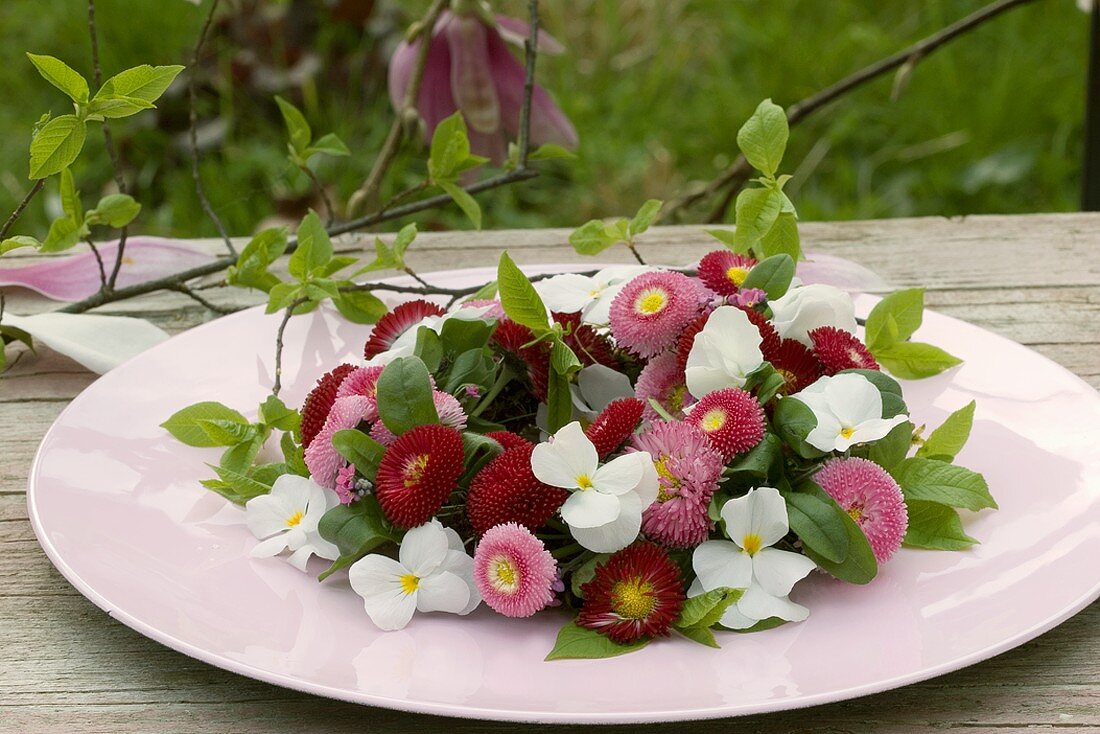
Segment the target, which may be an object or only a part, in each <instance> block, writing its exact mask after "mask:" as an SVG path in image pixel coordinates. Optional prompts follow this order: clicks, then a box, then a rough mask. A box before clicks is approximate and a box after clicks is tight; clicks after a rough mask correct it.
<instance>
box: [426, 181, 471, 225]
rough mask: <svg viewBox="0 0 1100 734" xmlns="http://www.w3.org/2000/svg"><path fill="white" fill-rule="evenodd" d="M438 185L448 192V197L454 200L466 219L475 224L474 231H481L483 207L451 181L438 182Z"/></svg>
mask: <svg viewBox="0 0 1100 734" xmlns="http://www.w3.org/2000/svg"><path fill="white" fill-rule="evenodd" d="M436 185H437V186H438V187H439V188H441V189H443V191H444V192H446V194H447V196H449V197H451V198H452V199H454V202H455V203H456V204H458V208H459V209H461V210H462V211H463V212H464V213H465V214H466V217H467V218H468V219H469V220H470V221H471V222H472V223H473V225H474V229H481V206H480V205H479V204H478V203H477V200H476V199H475V198H474V197H472V196H470V193H469V192H468V191H466V189H464V188H462V187H461V186H459V185H458V184H456V183H452V182H450V181H436Z"/></svg>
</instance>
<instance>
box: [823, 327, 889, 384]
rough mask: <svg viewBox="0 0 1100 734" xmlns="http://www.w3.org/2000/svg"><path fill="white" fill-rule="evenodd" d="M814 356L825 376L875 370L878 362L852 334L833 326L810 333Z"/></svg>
mask: <svg viewBox="0 0 1100 734" xmlns="http://www.w3.org/2000/svg"><path fill="white" fill-rule="evenodd" d="M810 341H812V342H813V345H814V356H816V357H817V358H818V360H820V361H821V364H822V365H824V367H825V374H827V375H835V374H836V373H837V372H841V371H843V370H853V369H857V370H877V369H878V368H879V366H878V362H877V361H875V358H874V357H873V356H872V355H871V353H870V352H869V351H868V350H867V347H865V346H864V345H863V342H861V341H860V340H859V338H858V337H856V336H855V335H854V334H849V333H848V332H846V331H844V330H842V329H837V328H836V327H833V326H822V327H820V328H817V329H814V330H813V331H811V332H810Z"/></svg>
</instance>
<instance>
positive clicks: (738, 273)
mask: <svg viewBox="0 0 1100 734" xmlns="http://www.w3.org/2000/svg"><path fill="white" fill-rule="evenodd" d="M726 277H727V278H729V279H730V282H731V283H733V284H734V285H735V286H737V287H738V288H740V287H741V284H742V283H744V282H745V278H747V277H749V271H748V270H746V269H745V268H739V267H737V266H736V265H735V266H733V267H732V268H730V269H729V270H727V271H726Z"/></svg>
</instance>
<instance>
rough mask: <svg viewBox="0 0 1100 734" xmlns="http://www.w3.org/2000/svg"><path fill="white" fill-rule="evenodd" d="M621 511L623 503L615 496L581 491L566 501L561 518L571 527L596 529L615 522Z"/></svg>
mask: <svg viewBox="0 0 1100 734" xmlns="http://www.w3.org/2000/svg"><path fill="white" fill-rule="evenodd" d="M621 509H622V502H620V501H619V498H618V497H616V496H615V495H612V494H603V493H602V492H596V491H593V490H587V491H585V490H581V491H578V492H574V493H573V494H571V495H569V498H568V499H567V500H565V504H563V505H562V506H561V517H562V519H563V520H565V522H566V524H568V525H569V526H570V527H575V528H595V527H599V526H600V525H606V524H607V523H609V522H613V521H614V520H615V519H616V518H617V517H618V516H619V513H620V512H621Z"/></svg>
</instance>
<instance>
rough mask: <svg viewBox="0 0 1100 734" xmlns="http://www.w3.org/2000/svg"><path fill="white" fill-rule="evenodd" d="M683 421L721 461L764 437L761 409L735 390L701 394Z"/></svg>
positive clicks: (748, 397) (729, 388)
mask: <svg viewBox="0 0 1100 734" xmlns="http://www.w3.org/2000/svg"><path fill="white" fill-rule="evenodd" d="M687 420H688V422H689V423H691V424H693V425H696V426H698V427H699V429H700V430H701V431H702V432H703V434H704V435H706V437H707V441H709V442H710V445H711V446H713V447H714V449H715V451H717V452H718V453H720V454H721V455H722V458H723V459H724V460H725V461H729V460H730V459H732V458H733V457H734V456H736V455H737V454H740V453H743V452H745V451H748V450H749V449H751V448H752V447H753V446H755V445H756V444H758V443H760V441H761V440H762V439H763V438H764V409H763V408H761V407H760V403H758V402H757V401H756V398H754V397H753V396H752V395H750V394H749V393H747V392H745V391H744V390H740V389H738V388H736V387H727V388H723V389H721V390H715V391H714V392H712V393H708V394H707V395H705V396H704V397H703V398H702V399H701V400H700V401H699V402H698V403H696V404H695V405H694V406H693V407H692V409H691V415H689V416H688V418H687Z"/></svg>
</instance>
